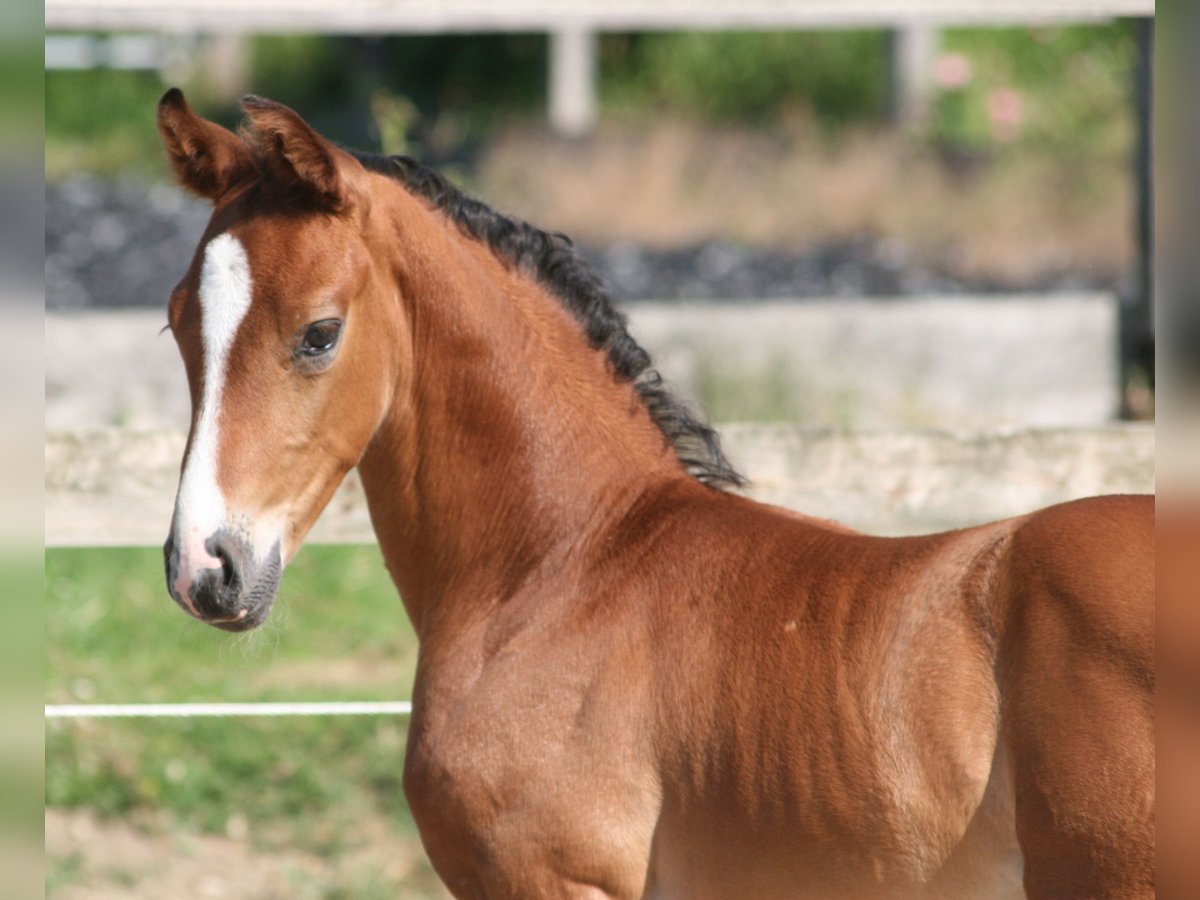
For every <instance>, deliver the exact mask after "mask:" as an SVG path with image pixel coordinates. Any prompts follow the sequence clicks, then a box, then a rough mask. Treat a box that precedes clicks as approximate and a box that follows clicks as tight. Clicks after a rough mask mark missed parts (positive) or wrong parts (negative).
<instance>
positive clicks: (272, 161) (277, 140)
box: [242, 95, 349, 210]
mask: <svg viewBox="0 0 1200 900" xmlns="http://www.w3.org/2000/svg"><path fill="white" fill-rule="evenodd" d="M242 108H243V109H245V110H246V115H247V116H248V117H249V119H250V129H251V130H250V133H249V138H250V139H251V140H252V141H254V142H256V143H257V144H258V145H259V147H260V149H261V151H262V156H263V158H264V159H265V160H266V161H267V163H268V165H270V166H271V167H272V169H273V171H274V174H275V175H277V176H278V177H280V178H281V179H282V180H283V181H285V182H289V183H291V184H292V186H293V187H296V188H300V189H302V190H306V191H307V192H309V193H310V194H312V195H314V196H315V197H316V199H317V200H318V201H319V202H320V203H322V204H323V205H325V206H328V207H330V208H331V209H335V210H339V209H342V208H343V207H345V206H346V204H347V202H348V199H349V190H348V187H347V185H346V182H345V179H344V178H343V177H342V174H341V172H340V171H339V169H338V157H339V156H345V153H344V152H343V151H340V150H338V148H337V147H335V146H334V145H333V144H332V143H331V142H330V141H327V140H325V138H323V137H321V136H320V135H319V134H317V133H316V132H315V131H313V129H312V127H311V126H310V125H309V124H308V123H307V122H305V121H304V120H303V119H302V118H300V116H299V115H298V114H297V113H296V112H295V111H293V110H291V109H289V108H288V107H286V106H284V105H283V104H282V103H276V102H274V101H273V100H267V99H264V98H263V97H255V96H253V95H250V96H247V97H243V98H242Z"/></svg>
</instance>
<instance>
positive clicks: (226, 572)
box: [217, 547, 235, 587]
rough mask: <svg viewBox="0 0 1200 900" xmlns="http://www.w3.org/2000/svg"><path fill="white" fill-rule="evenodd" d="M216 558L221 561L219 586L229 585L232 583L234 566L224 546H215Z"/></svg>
mask: <svg viewBox="0 0 1200 900" xmlns="http://www.w3.org/2000/svg"><path fill="white" fill-rule="evenodd" d="M217 559H219V560H220V561H221V586H222V587H229V586H230V585H231V584H233V576H234V571H235V570H234V567H233V559H232V558H231V557H230V556H229V553H228V552H226V550H225V548H224V547H218V548H217Z"/></svg>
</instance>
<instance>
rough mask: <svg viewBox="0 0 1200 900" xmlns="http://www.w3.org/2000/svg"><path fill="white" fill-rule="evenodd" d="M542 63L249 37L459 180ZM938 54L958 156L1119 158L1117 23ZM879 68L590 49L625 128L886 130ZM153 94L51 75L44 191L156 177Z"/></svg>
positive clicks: (836, 49)
mask: <svg viewBox="0 0 1200 900" xmlns="http://www.w3.org/2000/svg"><path fill="white" fill-rule="evenodd" d="M546 54H547V42H546V38H545V36H544V35H519V34H518V35H441V36H429V35H423V36H403V37H400V36H397V37H377V38H363V37H321V36H304V35H290V36H269V37H258V38H255V39H253V41H252V44H251V53H250V58H251V69H250V82H251V85H252V88H253V90H254V91H255V92H257V93H260V94H264V95H266V96H270V97H273V98H275V99H278V100H280V101H282V102H284V103H287V104H289V105H291V106H293V107H295V108H297V109H300V110H303V111H304V114H305V116H306V117H307V118H308V119H309V120H310V121H311V122H312V123H313V125H314V126H315V127H316V128H317V129H318V130H319V131H322V132H323V133H325V134H328V135H329V136H331V137H333V138H334V139H336V140H339V141H342V142H344V143H347V144H350V145H352V146H359V147H364V148H376V149H379V148H383V149H387V150H389V151H390V150H395V149H397V148H403V149H405V150H408V151H409V152H415V153H417V154H419V155H420V156H422V157H423V158H425V159H427V160H428V161H431V162H435V163H445V162H448V161H449V162H452V163H458V164H461V163H463V162H464V161H465V160H467V159H469V158H470V155H471V153H472V150H473V148H475V147H477V146H478V145H479V143H480V142H481V141H483V140H484V139H486V137H487V136H488V135H489V134H490V133H492V132H494V131H495V130H498V129H501V128H503V127H505V126H506V125H507V124H508V123H510V122H512V121H513V120H514V119H521V118H527V117H540V116H541V115H542V110H543V108H544V104H545V97H546V70H547V65H546ZM941 54H942V57H941V59H942V61H945V59H946V57H947V56H952V55H958V56H959V58H960V61H963V60H965V63H966V65H967V67H968V68H969V76H968V77H967V79H966V80H965V82H963V83H961V84H958V85H957V86H943V87H942V88H940V89H938V90H937V92H936V96H935V104H934V115H933V116H932V119H931V121H930V122H929V127H928V137H929V138H930V139H931V140H932V142H933V143H934V144H935V145H936V146H938V147H940V148H942V149H944V150H946V151H948V152H949V153H951V154H952V155H953V154H960V155H967V156H985V155H988V154H994V153H995V152H996V151H998V150H1000V149H1002V148H1004V147H1006V146H1013V147H1021V148H1024V149H1027V150H1034V151H1039V152H1049V153H1052V154H1058V155H1067V154H1076V155H1078V154H1084V155H1087V156H1091V157H1096V156H1106V157H1109V158H1111V157H1112V156H1113V155H1114V154H1121V153H1125V152H1127V148H1128V145H1129V140H1130V135H1131V130H1132V117H1131V115H1130V113H1129V109H1130V90H1131V88H1130V66H1131V63H1132V60H1133V56H1134V39H1133V28H1132V26H1131V25H1130V24H1129V23H1128V22H1118V23H1114V24H1109V25H1093V26H1079V27H1056V28H1034V29H1030V28H1006V29H957V30H950V31H946V32H944V33H943V35H942V51H941ZM888 58H889V57H888V35H887V33H886V32H883V31H822V32H793V31H777V32H675V33H661V34H659V33H655V34H637V35H629V34H612V35H604V36H602V37H601V39H600V60H599V69H600V72H599V76H600V81H599V84H600V89H601V99H602V107H603V109H604V110H605V111H606V113H607V114H614V113H616V114H621V115H625V116H629V117H632V118H634V119H635V120H637V119H638V118H639V117H640V118H641V119H642V120H644V121H652V118H651V117H654V116H659V115H662V114H664V113H666V114H673V115H677V116H684V117H687V118H691V119H693V120H695V121H699V122H702V123H709V124H713V125H725V124H734V123H741V124H744V125H748V126H751V127H754V128H762V127H765V126H769V125H772V124H774V123H777V122H781V121H782V122H791V121H797V120H798V121H802V122H804V121H810V120H811V121H815V122H816V123H818V124H819V125H820V126H822V128H824V129H826V130H830V131H836V130H837V129H840V128H844V127H846V126H853V125H856V124H863V123H877V122H881V121H882V120H883V119H884V117H885V116H886V114H887V111H888V95H889V84H888V78H889V71H888ZM935 70H936V67H935ZM199 76H200V73H198V75H197V77H199ZM164 87H165V85H164V84H163V82H162V81H161V80H160V78H159V77H158V76H157V75H155V74H152V73H141V72H117V71H106V70H101V71H91V72H47V73H46V107H45V108H46V132H47V133H46V166H47V173H48V175H49V177H51V178H54V177H57V176H59V175H62V174H65V173H69V172H72V171H76V170H80V169H82V170H90V171H99V172H102V173H113V172H116V171H119V170H121V169H123V168H126V167H134V168H138V169H141V170H143V171H149V172H150V173H151V174H153V175H155V176H159V175H162V174H163V173H164V172H165V168H164V166H163V162H162V160H161V152H160V151H159V148H158V141H157V136H156V134H155V132H154V127H153V117H154V104H155V102H156V101H157V99H158V97H159V95H160V94H161V92H162V90H163V88H164ZM185 87H186V85H185ZM189 96H190V97H191V98H192V99H193V100H194V101H196V103H195V105H197V107H198V108H199V109H200V110H201V111H202V112H204V113H205V114H208V115H212V116H215V118H217V120H218V121H222V122H223V123H225V124H232V123H233V122H234V121H236V119H237V118H238V111H237V109H236V104H234V103H233V101H232V100H231V99H226V100H225V101H224V102H225V105H224V106H219V105H216V104H213V103H208V104H205V103H204V94H203V92H202V91H199V92H198V91H197V90H191V91H190V93H189ZM1006 116H1007V118H1008V120H1009V121H1007V122H1006V121H1004V120H1005V117H1006Z"/></svg>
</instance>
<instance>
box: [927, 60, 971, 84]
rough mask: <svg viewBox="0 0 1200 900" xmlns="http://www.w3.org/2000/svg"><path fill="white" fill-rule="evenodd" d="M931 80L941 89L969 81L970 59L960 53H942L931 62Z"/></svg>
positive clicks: (968, 82)
mask: <svg viewBox="0 0 1200 900" xmlns="http://www.w3.org/2000/svg"><path fill="white" fill-rule="evenodd" d="M933 81H934V84H936V85H937V86H938V87H940V88H941V89H942V90H943V91H953V90H957V89H958V88H961V87H966V85H968V84H970V83H971V61H970V60H969V59H967V58H966V57H965V56H963V54H961V53H943V54H942V55H941V56H939V57H938V58H937V59H936V60H935V61H934V63H933Z"/></svg>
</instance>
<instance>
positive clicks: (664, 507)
mask: <svg viewBox="0 0 1200 900" xmlns="http://www.w3.org/2000/svg"><path fill="white" fill-rule="evenodd" d="M243 108H244V110H245V113H246V124H245V126H244V127H243V129H242V131H241V133H240V134H234V133H232V132H230V131H227V130H225V129H224V128H222V127H220V126H218V125H216V124H214V123H213V122H210V121H206V120H204V119H203V118H201V117H199V116H198V115H197V114H195V113H194V112H193V111H192V110H191V109H190V107H189V106H188V105H187V103H186V101H185V100H184V98H183V95H182V94H181V93H180V92H179V91H178V90H171V91H169V92H168V93H167V94H166V95H165V96H164V97H163V99H162V101H161V102H160V105H159V107H158V126H159V131H160V133H161V136H162V139H163V142H164V145H165V147H166V150H167V154H168V156H169V159H170V161H171V163H172V164H173V167H174V170H175V172H176V174H177V176H178V178H179V179H180V181H181V182H182V184H183V185H185V186H186V187H187V188H190V189H191V190H192V191H194V192H195V193H197V194H200V195H201V196H203V197H206V198H208V199H210V200H211V201H212V202H213V205H214V209H213V213H212V218H211V221H210V223H209V225H208V228H207V231H206V232H205V234H204V236H203V238H202V240H201V242H200V245H199V247H198V248H197V250H196V253H195V256H194V258H193V260H192V262H191V265H190V268H189V269H188V272H187V274H186V275H185V277H184V278H183V280H182V281H181V282H180V283H179V285H178V286H177V287H176V288H175V290H174V291H173V293H172V294H171V296H170V301H169V308H168V313H169V320H170V329H171V331H172V332H173V334H174V336H175V339H176V341H177V342H178V346H179V350H180V353H181V355H182V357H183V362H184V364H185V366H186V369H187V375H188V381H189V386H190V392H191V399H192V420H191V430H190V434H189V439H188V444H187V449H186V451H185V454H184V459H183V463H182V469H181V476H180V483H179V491H178V496H177V500H176V505H175V511H174V518H173V521H172V524H171V530H170V536H169V538H168V540H167V542H166V545H165V548H164V551H165V562H166V577H167V586H168V589H169V591H170V594H171V596H172V597H173V598H174V599H175V601H176V602H177V603H178V604H179V605H180V606H181V607H182V608H183V609H184V610H185V611H186V612H187V613H189V614H190V615H192V616H194V617H196V618H197V619H199V620H202V621H204V622H208V623H210V624H212V625H215V626H217V627H219V628H223V629H226V630H229V631H240V630H244V629H249V628H253V627H254V626H256V625H258V624H260V623H261V622H262V621H263V620H264V619H265V618H266V616H267V614H268V613H269V611H270V609H271V605H272V600H273V597H274V595H275V591H276V587H277V585H278V582H279V577H280V572H281V570H282V569H283V567H284V565H285V564H286V563H287V561H288V560H289V558H291V556H292V555H293V554H294V553H295V552H296V549H297V547H298V546H299V545H300V543H301V541H302V540H303V538H304V536H305V533H306V532H307V531H308V529H309V527H310V526H311V525H312V523H313V521H314V519H315V518H316V517H317V515H318V514H319V513H320V511H321V509H322V508H323V507H324V505H325V504H326V502H327V501H328V500H329V497H330V495H331V494H332V493H333V491H334V489H335V488H336V487H337V485H338V484H339V482H340V481H341V479H342V477H343V476H344V475H345V473H346V472H347V471H348V470H349V469H351V468H352V467H354V466H357V467H358V469H359V471H360V473H361V477H362V483H363V487H364V490H365V492H366V496H367V500H368V503H369V507H370V513H371V519H372V523H373V525H374V528H375V531H376V534H377V536H378V539H379V543H380V546H381V549H382V552H383V555H384V557H385V559H386V562H387V566H388V569H389V571H390V573H391V576H392V578H393V580H394V582H395V584H396V587H397V588H398V590H399V594H400V597H401V598H402V601H403V604H404V606H405V609H406V611H407V613H408V615H409V616H410V617H411V620H412V623H413V626H414V628H415V631H416V634H417V636H418V638H419V642H420V651H419V660H418V663H417V672H416V681H415V687H414V695H413V716H412V721H411V726H410V731H409V736H408V750H407V755H406V757H405V761H404V790H405V793H406V795H407V798H408V801H409V803H410V804H411V808H412V812H413V815H414V817H415V819H416V822H417V825H418V827H419V830H420V834H421V839H422V842H423V844H424V846H425V848H426V851H427V853H428V855H429V858H430V860H431V861H432V863H433V866H434V868H435V869H436V871H437V872H438V874H439V876H440V877H441V878H442V879H443V881H444V882H445V884H446V885H447V886H448V888H449V890H450V891H451V892H452V893H454V894H455V895H456V896H458V897H478V898H501V897H539V898H540V897H548V898H552V897H570V898H583V897H588V898H599V897H612V898H632V897H656V898H667V897H684V898H774V897H780V898H784V897H786V898H792V897H803V898H832V897H847V898H918V897H921V898H925V897H940V898H992V897H996V898H999V897H1014V896H1021V895H1022V892H1024V894H1025V895H1026V896H1029V897H1034V898H1082V897H1150V896H1152V894H1153V890H1154V877H1155V871H1154V786H1153V776H1154V726H1153V692H1154V649H1153V647H1154V635H1153V596H1154V555H1153V554H1154V550H1153V547H1154V544H1153V499H1152V498H1151V497H1104V498H1095V499H1088V500H1081V501H1077V502H1072V503H1067V504H1063V505H1060V506H1055V507H1051V508H1048V509H1044V510H1041V511H1039V512H1034V513H1031V514H1029V515H1025V516H1021V517H1018V518H1014V519H1010V520H1007V521H1002V522H995V523H992V524H988V525H982V526H980V527H974V528H967V529H963V530H960V531H953V532H949V533H944V534H935V535H929V536H923V537H905V538H879V537H871V536H867V535H863V534H859V533H856V532H854V531H852V530H850V529H848V528H845V527H842V526H841V525H838V524H835V523H832V522H828V521H824V520H820V519H816V518H812V517H809V516H805V515H800V514H798V513H794V512H789V511H786V510H783V509H778V508H774V507H770V506H766V505H763V504H760V503H756V502H753V501H752V500H750V499H747V498H746V497H744V496H742V495H740V494H739V493H737V492H736V491H734V490H731V488H735V487H737V486H738V485H739V484H740V482H741V478H740V476H739V475H738V474H737V472H736V470H735V469H734V468H733V467H732V466H731V465H730V464H729V463H728V462H727V461H726V459H725V457H724V456H723V455H722V452H721V449H720V444H719V441H718V439H717V436H716V434H715V432H714V431H713V430H712V429H711V428H709V427H708V426H707V425H705V424H703V423H702V422H701V421H699V420H698V419H697V418H695V417H694V416H693V415H692V414H691V413H689V412H688V410H687V409H686V407H684V406H683V405H682V404H680V403H679V402H678V401H677V400H676V399H675V398H674V397H673V396H672V395H671V393H670V392H669V391H668V390H667V389H666V388H665V386H664V384H663V383H662V381H661V379H660V378H659V376H658V375H657V374H656V373H655V371H654V370H653V369H652V368H651V367H650V360H649V358H648V357H647V355H646V353H645V352H644V351H643V350H642V349H641V348H640V347H639V346H638V345H637V344H636V343H635V342H634V340H633V338H632V337H630V335H629V333H628V331H627V328H626V322H625V319H624V318H623V316H622V315H621V314H620V313H619V312H618V311H617V310H616V309H615V308H614V306H613V304H612V302H611V300H610V298H609V297H608V296H607V295H606V293H605V291H604V289H603V288H602V287H601V285H600V283H599V282H598V281H597V279H596V278H595V277H594V276H593V275H592V274H591V273H590V272H589V270H588V268H587V267H586V266H585V265H584V264H583V263H582V262H581V260H580V259H579V257H578V256H576V255H575V253H574V251H573V250H572V248H571V244H570V242H569V241H568V240H567V239H566V238H565V237H563V236H561V235H556V234H548V233H545V232H542V231H540V230H538V229H536V228H533V227H532V226H530V225H527V224H525V223H522V222H519V221H515V220H513V219H511V218H508V217H505V216H503V215H500V214H498V213H496V212H494V211H493V210H491V209H490V208H488V207H487V206H485V205H484V204H483V203H481V202H479V201H477V200H473V199H469V198H467V197H466V196H464V195H463V194H462V193H461V192H460V191H459V190H458V189H456V188H454V187H453V186H451V185H450V184H449V183H448V182H446V181H445V180H444V179H443V178H442V177H440V176H439V175H437V174H436V173H434V172H433V171H431V170H429V169H427V168H424V167H422V166H420V165H418V164H417V163H415V162H414V161H412V160H411V159H408V158H403V157H398V158H383V157H378V156H374V155H370V154H366V153H359V152H353V151H349V150H345V149H342V148H341V147H339V146H336V145H335V144H333V143H331V142H330V141H328V140H326V139H325V138H323V137H321V136H320V135H318V134H317V133H316V132H315V131H314V130H313V129H312V128H311V127H309V126H308V125H307V124H306V123H305V122H304V121H303V120H302V119H301V118H300V117H299V116H298V115H297V114H296V113H295V112H293V111H292V110H290V109H288V108H286V107H284V106H281V105H279V104H277V103H274V102H271V101H268V100H264V99H261V98H257V97H247V98H245V99H244V100H243Z"/></svg>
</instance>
